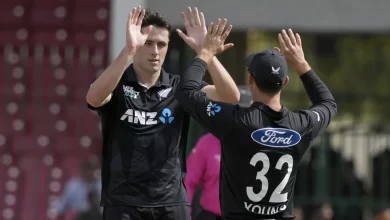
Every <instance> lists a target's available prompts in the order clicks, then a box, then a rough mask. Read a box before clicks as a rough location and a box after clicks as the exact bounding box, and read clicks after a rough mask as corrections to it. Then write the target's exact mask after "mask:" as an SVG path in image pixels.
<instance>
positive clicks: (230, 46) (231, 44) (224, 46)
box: [223, 43, 234, 51]
mask: <svg viewBox="0 0 390 220" xmlns="http://www.w3.org/2000/svg"><path fill="white" fill-rule="evenodd" d="M232 47H234V44H233V43H228V44H225V45H223V51H225V50H228V49H230V48H232Z"/></svg>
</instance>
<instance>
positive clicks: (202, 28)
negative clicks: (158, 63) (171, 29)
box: [176, 7, 207, 51]
mask: <svg viewBox="0 0 390 220" xmlns="http://www.w3.org/2000/svg"><path fill="white" fill-rule="evenodd" d="M180 15H181V19H182V21H183V24H184V27H185V29H186V33H187V35H186V34H184V33H183V32H182V31H181V30H180V29H176V31H177V33H178V34H179V36H180V37H181V38H182V39H183V40H184V42H186V43H187V44H188V46H190V47H191V48H192V49H193V50H195V51H197V50H198V49H199V47H200V46H201V45H202V43H203V41H204V38H205V37H206V34H207V27H206V22H205V18H204V15H203V13H202V12H201V13H199V11H198V8H196V7H195V8H194V9H192V8H191V7H188V8H187V15H188V18H189V20H188V19H187V17H186V14H185V13H184V12H182V13H181V14H180Z"/></svg>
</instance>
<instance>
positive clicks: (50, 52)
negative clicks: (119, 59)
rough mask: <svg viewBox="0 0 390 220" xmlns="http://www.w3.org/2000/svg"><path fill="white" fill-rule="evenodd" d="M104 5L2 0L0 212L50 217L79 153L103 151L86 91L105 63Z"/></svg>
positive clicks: (100, 1) (102, 1) (23, 218)
mask: <svg viewBox="0 0 390 220" xmlns="http://www.w3.org/2000/svg"><path fill="white" fill-rule="evenodd" d="M109 5H110V1H108V0H84V1H77V0H32V1H27V0H12V1H1V2H0V27H1V28H0V72H1V74H0V102H1V106H0V176H1V177H2V178H0V207H1V208H2V210H0V219H4V220H8V219H10V220H11V219H14V220H16V219H17V220H31V219H40V220H45V219H52V218H51V216H49V215H48V213H47V209H48V205H49V203H50V202H51V201H52V200H53V199H55V198H57V197H58V196H59V195H60V194H61V192H62V190H63V185H64V183H65V181H67V180H68V179H69V178H70V177H72V176H75V175H78V173H79V164H80V161H82V160H83V159H85V157H86V156H88V155H95V156H100V152H101V138H100V125H99V117H98V116H97V115H96V113H94V112H92V111H90V110H88V108H87V107H86V103H85V95H86V92H87V90H88V88H89V85H90V84H91V82H92V81H93V80H94V79H95V78H96V76H97V75H98V74H99V73H101V72H102V70H103V69H104V68H105V66H106V64H107V57H108V56H107V51H108V49H107V48H108V31H109V30H108V20H109V17H110V16H109ZM37 199H38V201H37ZM71 216H73V217H71ZM75 216H77V215H75V214H74V213H73V214H72V213H70V214H66V215H65V217H66V219H69V220H72V219H74V217H75Z"/></svg>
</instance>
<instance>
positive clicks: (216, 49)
mask: <svg viewBox="0 0 390 220" xmlns="http://www.w3.org/2000/svg"><path fill="white" fill-rule="evenodd" d="M226 23H227V20H226V18H224V19H223V20H222V22H221V19H220V18H219V19H218V20H217V21H216V22H215V24H213V22H211V23H210V24H209V26H208V28H207V34H206V37H205V39H204V41H203V43H202V45H201V46H200V47H199V49H198V50H197V51H196V52H197V53H198V54H199V53H207V54H209V55H212V56H215V55H217V54H219V53H222V52H224V51H225V50H227V49H229V48H232V47H233V46H234V44H232V43H228V44H225V40H226V38H227V37H228V36H229V34H230V31H231V30H232V28H233V26H232V25H229V26H228V27H227V28H226V30H225V26H226Z"/></svg>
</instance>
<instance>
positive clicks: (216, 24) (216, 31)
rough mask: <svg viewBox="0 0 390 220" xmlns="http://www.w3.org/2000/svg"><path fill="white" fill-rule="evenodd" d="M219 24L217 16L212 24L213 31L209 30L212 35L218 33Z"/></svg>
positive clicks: (219, 20)
mask: <svg viewBox="0 0 390 220" xmlns="http://www.w3.org/2000/svg"><path fill="white" fill-rule="evenodd" d="M220 24H221V19H220V18H218V19H217V21H216V22H215V24H214V27H213V31H212V32H211V33H212V34H213V35H214V36H215V35H216V34H217V33H218V28H219V25H220Z"/></svg>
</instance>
